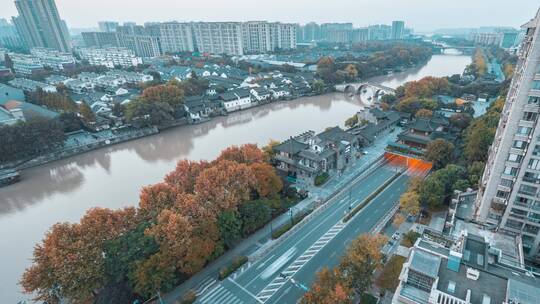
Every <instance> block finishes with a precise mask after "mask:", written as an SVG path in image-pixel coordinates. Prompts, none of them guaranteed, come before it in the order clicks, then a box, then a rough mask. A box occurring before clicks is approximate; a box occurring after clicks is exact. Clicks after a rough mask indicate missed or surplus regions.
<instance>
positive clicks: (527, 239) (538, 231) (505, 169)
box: [475, 11, 540, 258]
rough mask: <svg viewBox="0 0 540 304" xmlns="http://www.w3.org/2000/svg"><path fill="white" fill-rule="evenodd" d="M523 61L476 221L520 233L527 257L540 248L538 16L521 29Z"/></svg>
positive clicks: (482, 186)
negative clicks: (522, 34) (523, 30)
mask: <svg viewBox="0 0 540 304" xmlns="http://www.w3.org/2000/svg"><path fill="white" fill-rule="evenodd" d="M523 27H524V28H525V31H526V34H525V39H524V41H523V43H522V46H521V49H520V51H519V54H518V55H519V62H518V64H517V67H516V69H515V74H514V77H513V80H512V84H511V86H510V89H509V92H508V95H507V97H506V103H505V105H504V108H503V110H502V113H501V117H500V121H499V126H498V128H497V131H496V134H495V139H494V141H493V144H492V146H491V148H490V150H489V157H488V160H487V163H486V168H485V171H484V175H483V177H482V180H481V183H480V191H479V195H478V198H477V202H476V203H477V205H476V214H475V216H476V219H477V220H478V221H480V222H485V223H487V224H492V225H494V226H497V227H499V229H501V230H504V231H508V232H511V233H515V234H521V235H522V239H523V249H524V252H525V254H526V255H527V256H528V257H529V258H533V257H538V254H539V245H540V123H539V120H538V118H539V113H540V11H539V12H538V13H537V15H536V17H535V18H534V19H533V20H531V21H530V22H528V23H527V24H525V25H524V26H523Z"/></svg>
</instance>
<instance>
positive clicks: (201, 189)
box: [195, 160, 254, 210]
mask: <svg viewBox="0 0 540 304" xmlns="http://www.w3.org/2000/svg"><path fill="white" fill-rule="evenodd" d="M253 180H254V178H253V173H252V171H251V170H250V169H249V167H248V166H247V165H246V164H239V163H237V162H234V161H230V160H222V161H219V162H217V163H216V164H215V165H214V166H213V167H210V168H207V169H206V170H204V171H203V172H201V174H199V176H198V177H197V181H196V183H195V193H196V194H197V196H198V198H199V200H200V201H201V203H202V204H203V205H205V206H209V207H210V208H213V209H214V210H235V209H236V207H237V205H238V204H239V203H240V202H244V201H247V200H249V199H250V194H251V185H252V184H253Z"/></svg>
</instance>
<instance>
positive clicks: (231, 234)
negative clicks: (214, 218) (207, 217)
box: [218, 210, 242, 248]
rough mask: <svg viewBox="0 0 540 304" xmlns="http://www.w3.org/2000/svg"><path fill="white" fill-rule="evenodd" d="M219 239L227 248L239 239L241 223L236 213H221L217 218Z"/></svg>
mask: <svg viewBox="0 0 540 304" xmlns="http://www.w3.org/2000/svg"><path fill="white" fill-rule="evenodd" d="M218 227H219V234H220V238H221V240H222V241H223V243H224V244H225V246H227V248H232V246H233V245H234V244H235V243H236V242H237V241H238V240H239V239H240V237H241V234H242V231H241V230H242V221H241V220H240V217H239V215H238V213H237V212H236V211H230V210H229V211H223V212H221V214H220V215H219V217H218Z"/></svg>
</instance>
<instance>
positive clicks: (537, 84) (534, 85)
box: [532, 80, 540, 90]
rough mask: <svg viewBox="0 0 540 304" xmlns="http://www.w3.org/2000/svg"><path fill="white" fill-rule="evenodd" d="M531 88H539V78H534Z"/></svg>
mask: <svg viewBox="0 0 540 304" xmlns="http://www.w3.org/2000/svg"><path fill="white" fill-rule="evenodd" d="M532 89H533V90H540V80H534V81H533V83H532Z"/></svg>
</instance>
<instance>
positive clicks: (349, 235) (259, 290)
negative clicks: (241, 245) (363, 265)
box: [198, 165, 409, 304]
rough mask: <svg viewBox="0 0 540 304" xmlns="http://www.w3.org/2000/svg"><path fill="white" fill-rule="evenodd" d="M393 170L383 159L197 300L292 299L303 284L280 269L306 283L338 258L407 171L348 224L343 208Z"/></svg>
mask: <svg viewBox="0 0 540 304" xmlns="http://www.w3.org/2000/svg"><path fill="white" fill-rule="evenodd" d="M395 171H396V169H395V168H392V167H390V166H386V165H385V166H383V167H381V168H379V169H378V170H376V171H375V172H373V173H372V174H371V175H370V176H369V177H368V178H366V179H362V180H360V181H357V182H356V183H355V184H353V185H351V186H352V187H351V190H350V191H347V192H345V193H343V194H341V195H338V196H336V197H335V198H334V202H333V203H332V204H331V205H330V206H329V207H328V208H327V209H325V210H323V211H322V213H321V214H319V215H318V216H317V217H316V218H315V219H313V220H312V221H309V222H307V223H306V224H305V225H304V226H303V227H301V228H300V229H299V230H298V231H297V232H296V233H294V234H293V235H291V236H290V237H289V238H287V239H286V240H285V241H284V242H283V243H281V244H280V245H278V246H276V247H274V248H273V249H272V250H271V251H270V252H268V253H267V254H266V255H265V256H263V257H262V258H261V259H259V260H257V261H256V262H255V263H254V264H252V265H250V267H249V268H247V269H246V270H245V271H243V272H242V273H240V274H239V275H237V276H233V277H230V278H229V279H227V280H225V281H223V282H221V283H220V284H218V285H216V286H214V287H213V288H211V289H209V290H208V291H207V292H206V293H204V294H202V295H201V296H200V297H199V300H198V303H220V304H221V303H223V304H227V303H233V304H240V303H295V302H296V301H297V299H298V298H300V297H301V295H302V294H303V293H304V290H302V289H300V288H298V287H296V286H294V285H293V284H292V283H291V281H290V280H288V279H284V278H282V277H280V276H279V274H280V273H284V274H286V275H288V276H289V278H290V277H293V278H294V279H295V280H297V281H298V282H300V283H301V284H303V285H305V286H309V285H310V284H311V282H312V280H313V278H314V274H315V272H316V271H318V270H320V268H322V267H323V266H332V265H334V264H335V263H337V261H338V259H339V257H340V256H341V255H342V254H343V252H344V250H345V248H346V246H347V244H348V243H349V242H350V241H351V240H352V239H353V238H355V237H356V236H357V235H358V234H360V233H363V232H368V231H370V230H371V229H372V228H373V227H374V226H375V225H376V224H377V222H378V221H379V220H380V219H381V218H383V217H384V215H385V214H387V213H388V211H389V210H390V209H392V207H393V206H394V204H395V202H396V201H397V200H398V198H399V195H400V194H401V193H402V192H404V191H405V190H406V187H407V181H408V179H409V176H408V175H401V176H400V177H399V178H398V179H396V180H395V181H394V182H393V183H392V184H391V185H390V186H389V187H388V188H387V189H386V190H385V191H383V192H382V193H381V194H380V195H379V196H378V197H377V198H376V199H375V200H373V201H372V203H370V204H369V205H368V206H366V207H365V208H364V210H363V211H361V212H360V213H359V214H358V215H357V216H356V217H355V218H354V219H353V220H351V221H349V223H348V224H346V225H344V224H342V223H341V219H342V218H343V216H344V214H345V213H346V212H348V210H349V208H350V206H353V207H354V206H355V205H356V204H358V203H359V202H361V201H362V200H363V199H365V198H366V197H367V196H368V195H370V194H371V193H372V192H373V191H374V190H375V189H377V188H378V187H379V186H380V185H382V184H384V182H385V181H387V180H388V179H389V178H391V177H392V176H393V175H394V174H395Z"/></svg>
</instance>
